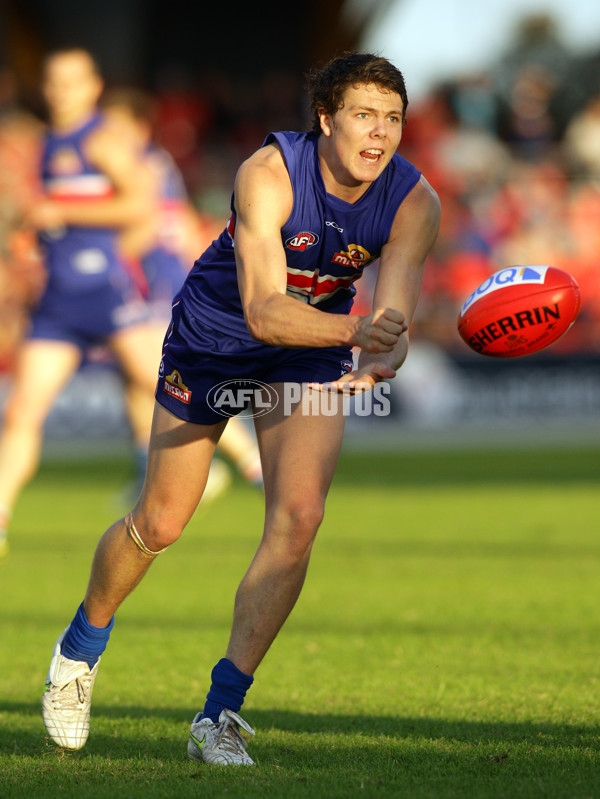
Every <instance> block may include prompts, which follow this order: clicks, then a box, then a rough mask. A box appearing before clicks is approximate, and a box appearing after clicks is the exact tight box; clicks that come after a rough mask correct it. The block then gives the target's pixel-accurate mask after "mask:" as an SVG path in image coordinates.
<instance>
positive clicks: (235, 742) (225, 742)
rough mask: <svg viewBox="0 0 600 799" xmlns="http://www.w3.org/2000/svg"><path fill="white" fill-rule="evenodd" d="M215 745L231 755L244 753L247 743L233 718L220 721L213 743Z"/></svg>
mask: <svg viewBox="0 0 600 799" xmlns="http://www.w3.org/2000/svg"><path fill="white" fill-rule="evenodd" d="M217 746H220V747H221V748H222V749H224V750H225V751H226V752H229V753H231V754H233V755H239V754H244V753H245V751H246V747H247V746H248V744H247V742H246V740H245V739H244V737H243V736H242V734H241V733H240V731H239V729H238V726H237V724H236V723H235V721H233V719H225V721H223V722H221V724H220V729H219V730H218V732H217V739H216V743H215V747H217ZM240 749H241V752H240Z"/></svg>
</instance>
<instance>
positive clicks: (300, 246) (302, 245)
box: [285, 230, 319, 250]
mask: <svg viewBox="0 0 600 799" xmlns="http://www.w3.org/2000/svg"><path fill="white" fill-rule="evenodd" d="M318 241H319V237H318V236H317V234H316V233H311V232H310V231H307V230H303V231H302V233H296V235H295V236H292V238H291V239H288V240H287V241H286V243H285V246H286V247H287V248H288V250H305V249H306V248H307V247H312V246H313V244H316V243H317V242H318Z"/></svg>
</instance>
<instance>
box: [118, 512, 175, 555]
mask: <svg viewBox="0 0 600 799" xmlns="http://www.w3.org/2000/svg"><path fill="white" fill-rule="evenodd" d="M125 528H126V530H127V532H128V533H129V535H130V537H131V539H132V541H133V543H134V544H135V545H136V547H137V548H138V549H139V550H140V552H141V553H142V555H144V557H146V558H155V557H156V556H157V555H160V553H161V552H164V551H165V549H167V547H165V548H164V549H159V550H158V552H153V551H152V550H151V549H148V547H147V546H146V544H144V542H143V541H142V539H141V538H140V534H139V533H138V531H137V530H136V529H135V524H134V523H133V514H132V513H130V514H129V515H128V516H127V518H126V519H125Z"/></svg>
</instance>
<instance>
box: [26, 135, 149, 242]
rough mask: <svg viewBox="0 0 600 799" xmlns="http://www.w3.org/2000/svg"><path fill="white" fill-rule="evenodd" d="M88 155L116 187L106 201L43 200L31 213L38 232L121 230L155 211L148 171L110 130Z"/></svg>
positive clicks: (91, 142)
mask: <svg viewBox="0 0 600 799" xmlns="http://www.w3.org/2000/svg"><path fill="white" fill-rule="evenodd" d="M86 155H87V157H88V158H89V160H90V161H91V162H92V163H93V164H94V165H95V166H96V167H97V168H98V169H99V170H100V172H102V173H104V174H105V175H106V176H107V177H108V178H109V180H110V181H111V183H112V184H113V186H114V189H115V193H114V195H113V196H112V197H109V198H106V199H97V200H96V199H94V200H85V201H84V202H77V203H76V202H72V201H65V200H58V199H47V198H46V199H43V200H41V201H39V202H38V203H36V204H35V205H34V206H33V207H32V208H31V209H30V212H29V220H28V221H29V222H30V223H31V224H32V225H33V226H34V227H37V228H53V227H61V226H63V225H81V226H86V227H87V226H90V227H116V228H121V227H125V226H127V225H131V224H134V223H136V222H140V221H143V220H144V219H145V218H147V217H148V215H149V214H151V213H152V212H153V210H154V204H155V200H156V197H155V194H156V192H155V190H154V187H153V185H152V182H151V178H150V175H149V173H148V171H147V170H146V169H145V168H144V166H143V164H142V163H141V162H140V161H139V160H138V159H137V158H136V157H135V155H134V154H133V152H132V150H131V149H130V148H129V147H127V146H126V145H124V144H123V143H122V142H121V141H120V140H119V139H118V138H117V137H116V136H115V135H114V133H113V132H112V131H111V130H109V129H108V128H100V129H99V130H98V131H97V132H96V133H94V134H93V135H92V136H91V137H90V139H89V140H88V142H87V147H86Z"/></svg>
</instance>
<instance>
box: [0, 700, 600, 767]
mask: <svg viewBox="0 0 600 799" xmlns="http://www.w3.org/2000/svg"><path fill="white" fill-rule="evenodd" d="M195 712H196V708H195V707H194V708H191V707H190V708H161V707H158V708H156V707H150V708H148V707H142V706H134V705H131V706H123V705H120V706H118V707H115V706H110V705H103V704H101V703H99V704H96V705H94V707H93V710H92V731H91V734H90V739H89V741H88V744H87V746H86V748H85V749H84V750H82V751H81V752H80V755H81V756H91V755H101V754H103V753H106V754H107V755H110V757H111V759H116V758H119V757H131V755H132V746H133V747H134V748H135V749H136V751H138V752H139V753H140V754H143V756H144V757H146V758H152V757H157V758H159V759H161V760H164V759H165V757H168V751H169V750H170V749H171V748H172V747H174V748H175V750H176V752H178V753H180V752H181V751H182V746H183V748H185V747H184V744H185V740H186V736H187V731H188V728H189V724H190V722H191V720H192V718H193V717H194V715H195ZM0 713H5V714H7V715H8V716H10V715H14V716H17V717H19V720H18V722H15V724H14V725H11V724H10V723H9V724H5V725H3V729H2V730H1V731H0V742H1V749H0V751H1V752H2V753H3V754H7V753H11V752H22V753H27V754H28V755H35V754H43V753H45V752H47V751H48V741H49V739H48V738H47V736H46V735H45V732H44V729H43V726H42V720H41V705H40V703H37V702H36V703H24V702H10V701H6V700H5V701H0ZM247 720H248V721H249V722H250V723H251V724H252V725H253V726H254V727H255V729H256V730H257V731H258V735H257V738H256V739H255V740H254V741H253V742H252V743H253V746H254V747H257V748H259V749H260V752H261V755H263V758H264V759H265V762H266V761H267V760H268V757H269V754H268V753H269V751H271V750H272V749H277V748H279V747H278V745H277V744H274V743H269V740H268V739H269V738H272V737H273V734H275V737H276V738H277V737H278V736H279V734H283V736H284V738H285V741H286V749H287V750H291V749H292V748H293V747H294V743H293V741H290V739H289V738H288V737H287V736H288V734H290V735H298V736H300V738H299V747H300V748H306V747H307V746H310V741H311V739H313V736H319V737H321V736H327V737H328V738H330V740H331V741H332V744H333V746H332V747H331V748H330V749H329V750H328V758H333V760H334V761H335V760H336V759H337V756H336V749H338V750H339V759H340V762H342V761H343V760H344V758H345V757H346V756H347V752H346V745H345V742H344V741H345V738H347V739H348V740H351V739H354V740H356V736H358V737H362V738H369V739H372V740H374V741H376V740H377V739H378V738H381V739H385V741H386V747H390V746H391V747H393V745H394V739H395V740H396V741H397V742H398V743H400V742H401V741H406V740H409V739H410V740H411V741H412V742H413V744H414V745H418V744H423V743H427V744H432V745H435V744H439V743H442V742H444V743H447V744H451V743H459V744H465V745H468V746H471V747H479V746H480V745H482V744H483V745H486V746H487V745H492V746H494V745H496V744H497V745H498V746H499V747H510V746H511V745H519V746H520V745H522V744H523V743H524V742H527V743H529V744H531V745H532V746H533V747H534V748H535V749H536V750H537V751H544V750H548V751H551V752H553V753H554V755H557V756H558V754H559V752H560V751H561V750H564V751H566V750H568V749H580V750H582V751H583V750H586V749H589V750H590V752H592V753H595V757H596V758H597V759H598V760H599V761H600V724H594V725H586V724H568V723H555V722H545V721H519V722H506V721H489V722H483V721H469V720H446V719H437V718H430V717H422V718H421V717H415V718H410V717H402V716H399V717H398V716H369V715H367V714H360V715H359V714H356V715H339V714H330V713H318V712H315V713H299V712H294V711H287V710H260V709H255V710H250V711H248V713H247ZM165 722H166V725H167V726H169V725H177V727H178V730H177V732H174V731H173V730H170V727H169V729H167V726H165ZM140 723H141V724H143V727H144V729H145V730H146V731H147V735H145V736H143V737H140V736H139V735H138V734H137V732H136V733H135V735H133V736H132V732H133V731H135V730H137V728H138V727H139V725H140ZM95 725H96V727H99V728H106V727H107V725H108V726H109V727H113V728H114V731H113V732H111V734H110V735H107V734H106V733H105V732H101V731H100V730H98V729H96V730H94V726H95ZM33 726H35V727H38V728H39V732H40V734H39V737H38V738H37V739H36V738H35V735H34V732H33V730H32V727H33ZM261 733H262V734H263V735H264V736H265V740H264V741H263V742H261ZM333 742H335V743H333ZM599 777H600V772H599Z"/></svg>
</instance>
